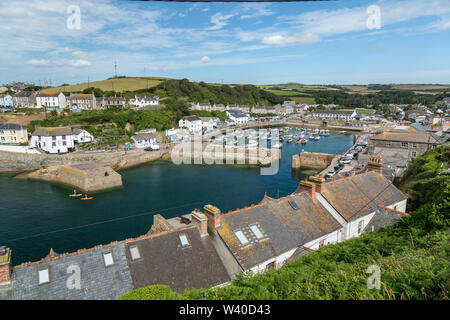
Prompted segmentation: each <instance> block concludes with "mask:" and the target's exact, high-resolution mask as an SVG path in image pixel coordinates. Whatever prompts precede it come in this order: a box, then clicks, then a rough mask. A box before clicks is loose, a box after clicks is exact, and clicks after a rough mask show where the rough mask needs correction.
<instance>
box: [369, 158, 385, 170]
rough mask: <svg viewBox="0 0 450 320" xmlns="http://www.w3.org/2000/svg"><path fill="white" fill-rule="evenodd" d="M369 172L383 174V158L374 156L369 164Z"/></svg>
mask: <svg viewBox="0 0 450 320" xmlns="http://www.w3.org/2000/svg"><path fill="white" fill-rule="evenodd" d="M367 170H368V171H375V172H376V173H378V174H382V172H383V157H381V156H372V157H371V158H370V161H369V162H368V163H367Z"/></svg>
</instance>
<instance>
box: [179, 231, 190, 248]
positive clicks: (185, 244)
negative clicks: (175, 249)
mask: <svg viewBox="0 0 450 320" xmlns="http://www.w3.org/2000/svg"><path fill="white" fill-rule="evenodd" d="M180 241H181V245H182V246H183V247H188V246H189V241H188V239H187V237H186V235H185V234H184V233H182V234H180Z"/></svg>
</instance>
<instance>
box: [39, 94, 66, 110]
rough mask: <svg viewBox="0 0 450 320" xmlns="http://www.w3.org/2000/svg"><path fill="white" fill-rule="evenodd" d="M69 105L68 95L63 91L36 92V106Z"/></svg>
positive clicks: (61, 106) (54, 106)
mask: <svg viewBox="0 0 450 320" xmlns="http://www.w3.org/2000/svg"><path fill="white" fill-rule="evenodd" d="M66 105H67V101H66V96H65V95H64V94H63V93H62V92H58V93H50V92H39V93H38V94H36V107H37V108H43V107H53V108H65V107H66Z"/></svg>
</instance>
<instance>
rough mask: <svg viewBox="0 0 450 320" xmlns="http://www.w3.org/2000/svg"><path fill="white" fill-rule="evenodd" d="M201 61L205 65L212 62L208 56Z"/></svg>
mask: <svg viewBox="0 0 450 320" xmlns="http://www.w3.org/2000/svg"><path fill="white" fill-rule="evenodd" d="M200 61H201V62H203V63H208V62H211V59H210V58H209V57H208V56H204V57H202V58H201V59H200Z"/></svg>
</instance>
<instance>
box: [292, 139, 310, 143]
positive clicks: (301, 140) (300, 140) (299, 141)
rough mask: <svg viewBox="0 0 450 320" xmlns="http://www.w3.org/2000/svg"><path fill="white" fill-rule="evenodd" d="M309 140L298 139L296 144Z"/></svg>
mask: <svg viewBox="0 0 450 320" xmlns="http://www.w3.org/2000/svg"><path fill="white" fill-rule="evenodd" d="M307 142H308V140H306V139H299V140H297V141H295V143H296V144H306V143H307Z"/></svg>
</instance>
